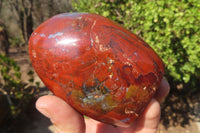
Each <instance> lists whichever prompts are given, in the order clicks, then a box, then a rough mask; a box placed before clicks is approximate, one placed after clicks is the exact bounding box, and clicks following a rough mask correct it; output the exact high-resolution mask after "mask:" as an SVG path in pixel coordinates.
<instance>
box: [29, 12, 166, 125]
mask: <svg viewBox="0 0 200 133" xmlns="http://www.w3.org/2000/svg"><path fill="white" fill-rule="evenodd" d="M29 54H30V58H31V61H32V65H33V67H34V69H35V71H36V72H37V74H38V75H39V77H40V78H41V80H42V81H43V82H44V84H45V85H46V86H47V87H48V88H49V89H50V90H51V91H52V92H53V93H54V94H55V95H56V96H58V97H60V98H62V99H64V100H65V101H66V102H67V103H69V104H70V105H71V106H72V107H73V108H75V109H76V110H77V111H79V112H80V113H82V114H84V115H87V116H89V117H91V118H94V119H96V120H99V121H101V122H104V123H108V124H112V125H116V126H129V125H130V124H131V123H132V122H133V121H134V120H136V119H137V118H138V117H139V116H140V114H141V113H142V112H143V110H144V109H145V107H146V106H147V104H148V103H149V101H150V100H151V98H152V97H153V95H154V93H155V92H156V90H157V88H158V87H159V85H160V82H161V79H162V77H163V74H164V64H163V62H162V60H161V59H160V58H159V56H158V55H157V54H156V53H155V52H154V51H153V50H152V48H151V47H150V46H149V45H148V44H147V43H146V42H144V41H143V40H141V39H140V38H139V37H137V36H136V35H134V34H133V33H131V32H130V31H128V30H126V29H125V28H123V27H122V26H120V25H118V24H116V23H115V22H113V21H111V20H109V19H107V18H105V17H102V16H100V15H96V14H88V13H64V14H59V15H56V16H54V17H52V18H50V19H49V20H47V21H45V22H44V23H43V24H41V25H40V26H39V27H38V28H37V29H36V30H35V31H34V32H33V33H32V35H31V37H30V41H29ZM58 106H59V105H58ZM72 117H73V116H72Z"/></svg>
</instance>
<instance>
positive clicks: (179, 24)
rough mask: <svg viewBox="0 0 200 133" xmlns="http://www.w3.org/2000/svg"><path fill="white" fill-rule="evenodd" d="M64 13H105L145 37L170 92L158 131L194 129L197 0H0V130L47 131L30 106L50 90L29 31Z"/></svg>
mask: <svg viewBox="0 0 200 133" xmlns="http://www.w3.org/2000/svg"><path fill="white" fill-rule="evenodd" d="M64 12H90V13H97V14H100V15H103V16H105V17H108V18H110V19H112V20H114V21H116V22H118V23H119V24H121V25H123V26H124V27H126V28H127V29H129V30H131V31H132V32H133V33H135V34H137V35H138V36H139V37H141V38H142V39H143V40H145V41H146V42H147V43H148V44H149V45H150V46H151V47H153V49H154V50H155V51H156V52H157V53H158V54H159V56H160V57H161V58H162V60H163V61H164V62H165V65H166V74H165V77H166V78H167V79H168V81H169V83H170V86H171V91H170V94H169V96H168V97H167V98H166V100H165V102H164V103H163V104H162V115H161V122H160V126H159V131H158V132H159V133H199V132H200V1H199V0H177V1H175V0H159V1H156V0H142V1H141V0H45V1H43V0H0V133H51V132H52V131H53V129H54V128H53V126H52V125H51V123H50V121H49V120H48V119H47V118H45V117H43V116H42V115H41V114H40V113H39V112H38V111H37V110H36V109H35V101H36V99H37V98H38V97H40V96H42V95H47V94H51V92H49V91H48V89H47V88H45V86H44V84H43V83H42V82H41V81H40V79H39V78H38V76H37V75H36V73H35V72H34V70H33V68H32V66H31V63H30V60H29V57H28V40H29V37H30V35H31V33H32V32H33V30H34V29H35V28H36V27H37V26H39V25H40V24H41V23H42V22H44V21H45V20H47V19H48V18H50V17H52V16H54V15H56V14H59V13H64Z"/></svg>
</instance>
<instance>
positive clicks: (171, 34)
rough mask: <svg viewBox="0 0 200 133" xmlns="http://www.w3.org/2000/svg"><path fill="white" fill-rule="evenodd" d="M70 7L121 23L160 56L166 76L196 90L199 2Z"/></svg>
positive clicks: (117, 0)
mask: <svg viewBox="0 0 200 133" xmlns="http://www.w3.org/2000/svg"><path fill="white" fill-rule="evenodd" d="M72 5H73V8H74V9H75V11H78V12H91V13H97V14H100V15H103V16H105V17H108V18H110V19H112V20H114V21H116V22H118V23H120V24H122V25H123V26H124V27H126V28H127V29H129V30H131V31H132V32H133V33H135V34H137V35H138V36H140V37H141V38H143V39H144V40H145V41H146V42H147V43H148V44H149V45H150V46H151V47H153V48H154V50H155V51H156V52H157V53H158V54H159V55H160V57H161V58H162V59H163V61H164V62H165V65H166V76H167V77H169V78H170V79H172V80H173V82H176V83H184V84H189V85H192V86H193V88H194V89H196V88H197V83H198V82H199V80H200V21H199V20H200V10H199V9H200V1H199V0H179V1H174V0H161V1H156V0H142V1H140V0H135V1H133V0H95V1H94V0H77V1H76V0H74V1H73V2H72ZM195 87H196V88H195ZM194 89H193V90H194Z"/></svg>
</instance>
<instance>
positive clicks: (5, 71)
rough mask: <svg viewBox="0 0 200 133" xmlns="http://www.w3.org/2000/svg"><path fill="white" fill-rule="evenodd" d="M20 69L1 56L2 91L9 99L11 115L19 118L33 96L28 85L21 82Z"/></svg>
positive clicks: (0, 85) (0, 80)
mask: <svg viewBox="0 0 200 133" xmlns="http://www.w3.org/2000/svg"><path fill="white" fill-rule="evenodd" d="M20 78H21V73H20V67H19V66H18V65H17V63H16V62H15V61H14V60H12V59H10V58H8V57H6V56H4V55H0V91H1V92H3V93H4V94H5V95H7V97H8V98H9V104H10V109H11V113H12V115H13V116H17V115H18V114H19V113H20V112H21V111H22V109H23V107H24V106H26V105H27V103H28V102H29V100H30V98H31V96H32V94H31V93H30V91H29V90H28V88H27V87H26V84H24V83H22V82H21V81H20Z"/></svg>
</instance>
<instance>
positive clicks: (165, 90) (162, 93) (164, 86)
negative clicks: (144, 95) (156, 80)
mask: <svg viewBox="0 0 200 133" xmlns="http://www.w3.org/2000/svg"><path fill="white" fill-rule="evenodd" d="M169 91H170V85H169V83H168V81H167V80H166V79H165V78H163V79H162V81H161V84H160V88H159V89H158V90H157V92H156V94H155V99H156V100H158V101H159V102H160V103H161V102H163V101H164V100H165V98H166V96H167V95H168V94H169Z"/></svg>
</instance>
